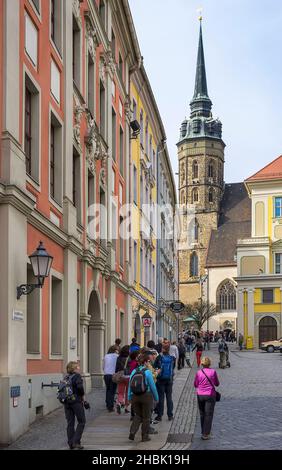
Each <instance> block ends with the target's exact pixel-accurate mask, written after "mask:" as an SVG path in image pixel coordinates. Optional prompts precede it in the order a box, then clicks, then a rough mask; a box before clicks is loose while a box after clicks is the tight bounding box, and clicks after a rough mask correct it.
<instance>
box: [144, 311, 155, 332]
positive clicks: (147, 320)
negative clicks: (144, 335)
mask: <svg viewBox="0 0 282 470" xmlns="http://www.w3.org/2000/svg"><path fill="white" fill-rule="evenodd" d="M152 320H153V318H152V317H151V315H150V314H149V312H146V313H145V315H143V317H142V323H143V326H144V328H150V326H151V324H152Z"/></svg>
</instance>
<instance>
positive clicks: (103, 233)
mask: <svg viewBox="0 0 282 470" xmlns="http://www.w3.org/2000/svg"><path fill="white" fill-rule="evenodd" d="M100 206H101V214H100V242H101V244H102V245H103V246H106V244H107V214H106V193H105V191H104V190H103V188H100Z"/></svg>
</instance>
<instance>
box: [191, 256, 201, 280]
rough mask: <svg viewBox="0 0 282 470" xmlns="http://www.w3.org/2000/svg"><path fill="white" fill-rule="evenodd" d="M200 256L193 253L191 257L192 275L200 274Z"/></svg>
mask: <svg viewBox="0 0 282 470" xmlns="http://www.w3.org/2000/svg"><path fill="white" fill-rule="evenodd" d="M198 264H199V263H198V256H197V253H192V255H191V258H190V276H191V277H194V276H198V275H199V266H198Z"/></svg>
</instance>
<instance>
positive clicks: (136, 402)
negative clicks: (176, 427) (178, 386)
mask: <svg viewBox="0 0 282 470" xmlns="http://www.w3.org/2000/svg"><path fill="white" fill-rule="evenodd" d="M151 357H152V356H151V355H150V354H149V353H148V352H144V353H143V354H141V355H140V356H139V365H138V367H136V369H134V370H133V371H132V373H131V375H130V380H129V387H128V400H129V401H130V402H131V404H132V408H133V412H134V417H133V421H132V424H131V427H130V432H129V439H130V440H131V441H134V439H135V434H136V433H137V431H138V429H139V427H140V425H142V429H141V433H142V442H148V441H150V440H151V439H150V437H149V433H150V421H151V414H152V408H153V400H155V401H156V402H158V401H159V395H158V392H157V388H156V385H155V382H154V378H153V374H152V372H151V371H150V369H149V364H150V362H151Z"/></svg>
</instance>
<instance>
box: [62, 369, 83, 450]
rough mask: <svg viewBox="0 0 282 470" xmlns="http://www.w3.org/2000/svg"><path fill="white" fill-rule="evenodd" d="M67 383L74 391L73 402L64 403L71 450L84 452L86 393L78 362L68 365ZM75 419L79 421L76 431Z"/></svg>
mask: <svg viewBox="0 0 282 470" xmlns="http://www.w3.org/2000/svg"><path fill="white" fill-rule="evenodd" d="M65 381H69V383H70V384H71V389H72V400H71V401H67V402H65V403H64V409H65V416H66V420H67V423H68V425H67V436H68V444H69V448H70V449H78V450H82V449H83V446H82V445H81V438H82V434H83V431H84V427H85V422H86V419H85V411H84V402H85V400H84V395H85V392H84V387H83V380H82V377H81V375H80V369H79V365H78V362H75V361H71V362H69V363H68V365H67V375H66V377H65ZM75 418H76V419H77V427H76V429H75Z"/></svg>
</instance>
